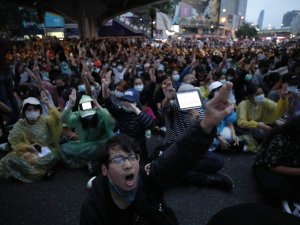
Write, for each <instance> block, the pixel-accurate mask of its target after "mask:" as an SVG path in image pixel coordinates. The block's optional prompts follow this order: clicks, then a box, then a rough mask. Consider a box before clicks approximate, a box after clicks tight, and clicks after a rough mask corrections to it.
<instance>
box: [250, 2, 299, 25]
mask: <svg viewBox="0 0 300 225" xmlns="http://www.w3.org/2000/svg"><path fill="white" fill-rule="evenodd" d="M263 9H264V10H265V17H264V21H263V27H267V26H268V25H269V24H271V25H272V27H275V28H280V26H281V23H282V18H283V15H284V14H285V13H286V12H288V11H292V10H300V1H299V0H248V5H247V13H246V21H247V22H253V23H254V24H256V23H257V19H258V16H259V13H260V11H261V10H263Z"/></svg>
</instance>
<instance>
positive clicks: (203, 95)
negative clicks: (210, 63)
mask: <svg viewBox="0 0 300 225" xmlns="http://www.w3.org/2000/svg"><path fill="white" fill-rule="evenodd" d="M211 82H212V73H211V72H209V73H207V74H205V75H204V79H203V82H201V85H200V87H199V88H200V93H201V98H202V99H206V98H207V96H208V95H209V91H208V86H209V84H210V83H211Z"/></svg>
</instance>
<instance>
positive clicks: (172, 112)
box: [160, 100, 205, 145]
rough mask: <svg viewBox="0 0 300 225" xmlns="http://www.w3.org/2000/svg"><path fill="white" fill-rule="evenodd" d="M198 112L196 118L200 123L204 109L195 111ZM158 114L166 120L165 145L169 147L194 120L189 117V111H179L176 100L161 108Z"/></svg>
mask: <svg viewBox="0 0 300 225" xmlns="http://www.w3.org/2000/svg"><path fill="white" fill-rule="evenodd" d="M196 110H198V112H199V117H198V118H197V119H198V120H199V121H201V120H202V119H203V118H204V113H205V111H204V109H203V108H199V109H196ZM160 113H161V114H162V115H163V116H165V119H166V137H165V144H167V145H169V144H172V143H173V142H175V141H176V140H177V139H178V138H179V137H180V136H181V135H182V134H183V133H184V132H185V130H186V129H187V128H188V127H189V126H190V124H191V123H192V122H193V121H194V120H195V119H194V118H192V117H191V114H190V110H186V111H182V110H180V108H179V106H178V103H177V101H176V100H172V101H171V104H170V105H169V107H166V108H161V109H160Z"/></svg>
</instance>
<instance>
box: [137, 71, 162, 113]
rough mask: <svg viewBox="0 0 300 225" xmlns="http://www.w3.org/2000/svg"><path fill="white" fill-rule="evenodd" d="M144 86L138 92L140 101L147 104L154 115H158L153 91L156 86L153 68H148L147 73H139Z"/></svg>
mask: <svg viewBox="0 0 300 225" xmlns="http://www.w3.org/2000/svg"><path fill="white" fill-rule="evenodd" d="M141 77H142V81H143V83H144V88H143V90H142V92H141V94H140V102H141V104H142V105H146V106H149V107H150V108H151V109H152V111H153V113H154V114H155V116H156V117H158V111H157V106H156V104H155V101H154V92H155V87H156V77H155V71H154V69H153V68H151V69H150V70H149V73H146V72H145V73H142V74H141Z"/></svg>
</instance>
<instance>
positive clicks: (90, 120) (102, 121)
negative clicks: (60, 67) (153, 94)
mask: <svg viewBox="0 0 300 225" xmlns="http://www.w3.org/2000/svg"><path fill="white" fill-rule="evenodd" d="M75 102H76V90H75V89H73V90H72V93H71V95H70V97H69V101H68V102H67V105H66V107H65V109H64V111H63V112H62V114H61V121H62V123H64V124H65V125H66V126H68V127H69V128H71V129H74V130H75V132H76V133H77V135H78V140H75V141H69V142H67V143H64V144H62V145H61V156H62V160H63V162H64V164H65V166H66V167H68V168H70V169H74V168H81V167H83V166H85V165H87V163H88V162H89V161H91V160H92V159H93V158H94V157H95V156H96V151H97V149H98V148H99V145H101V144H102V143H104V142H105V141H107V140H108V139H109V138H111V137H112V136H113V128H114V120H113V119H112V117H111V115H110V114H109V112H108V111H107V110H106V109H104V108H102V107H101V106H100V105H99V104H98V102H97V101H96V100H94V99H92V98H91V97H90V96H88V95H82V97H81V99H80V101H79V105H78V111H76V112H72V108H73V107H74V105H75Z"/></svg>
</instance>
